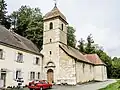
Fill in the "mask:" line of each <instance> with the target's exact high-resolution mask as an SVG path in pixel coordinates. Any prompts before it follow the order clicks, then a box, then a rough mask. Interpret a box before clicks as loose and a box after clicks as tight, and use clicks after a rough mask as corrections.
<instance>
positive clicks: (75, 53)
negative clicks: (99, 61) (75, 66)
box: [60, 44, 92, 64]
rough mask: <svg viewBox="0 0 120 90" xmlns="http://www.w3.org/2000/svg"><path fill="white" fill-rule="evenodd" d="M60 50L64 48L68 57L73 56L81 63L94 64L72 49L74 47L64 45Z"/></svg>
mask: <svg viewBox="0 0 120 90" xmlns="http://www.w3.org/2000/svg"><path fill="white" fill-rule="evenodd" d="M60 48H62V49H63V50H64V51H65V52H66V53H67V54H68V55H70V56H72V57H74V58H76V59H78V60H80V61H83V62H87V63H90V64H92V62H91V61H89V60H87V59H86V57H84V55H83V54H82V53H81V52H80V51H78V50H77V49H75V48H72V47H70V46H67V45H64V44H62V45H60Z"/></svg>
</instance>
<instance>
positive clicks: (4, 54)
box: [3, 51, 6, 59]
mask: <svg viewBox="0 0 120 90" xmlns="http://www.w3.org/2000/svg"><path fill="white" fill-rule="evenodd" d="M5 56H6V53H5V51H3V59H5Z"/></svg>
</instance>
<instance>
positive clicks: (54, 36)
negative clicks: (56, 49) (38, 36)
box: [43, 5, 67, 45]
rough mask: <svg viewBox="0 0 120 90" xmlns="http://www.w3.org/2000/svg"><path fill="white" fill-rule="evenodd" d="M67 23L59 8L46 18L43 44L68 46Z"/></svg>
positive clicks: (55, 8)
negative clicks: (59, 43)
mask: <svg viewBox="0 0 120 90" xmlns="http://www.w3.org/2000/svg"><path fill="white" fill-rule="evenodd" d="M66 25H67V22H66V18H65V16H64V15H63V14H62V13H61V12H60V11H59V9H58V8H57V6H56V5H55V7H54V8H53V9H52V11H51V12H49V13H47V14H46V15H45V16H44V38H43V44H44V45H45V44H48V43H56V42H61V43H64V44H67V27H66Z"/></svg>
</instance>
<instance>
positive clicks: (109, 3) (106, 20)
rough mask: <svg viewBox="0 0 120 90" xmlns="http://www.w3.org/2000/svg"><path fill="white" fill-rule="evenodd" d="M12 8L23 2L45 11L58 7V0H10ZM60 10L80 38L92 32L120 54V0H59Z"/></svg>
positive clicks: (112, 53)
mask: <svg viewBox="0 0 120 90" xmlns="http://www.w3.org/2000/svg"><path fill="white" fill-rule="evenodd" d="M6 3H7V5H8V6H7V9H8V12H9V13H11V12H12V11H15V10H17V9H18V8H20V6H21V5H29V6H31V7H33V8H34V7H39V8H40V9H41V12H42V13H43V15H44V14H45V13H47V12H49V11H50V10H51V9H52V8H53V7H54V0H6ZM57 6H58V8H59V10H60V11H61V12H62V13H63V14H64V15H65V16H66V18H67V21H68V23H69V24H70V25H72V26H73V27H74V28H75V29H76V38H77V40H79V39H80V38H83V39H86V37H87V36H88V35H89V34H90V33H91V34H92V35H93V39H94V41H95V43H97V44H99V45H100V46H103V47H104V50H105V51H106V52H107V53H108V54H109V55H110V56H118V57H119V56H120V0H58V1H57Z"/></svg>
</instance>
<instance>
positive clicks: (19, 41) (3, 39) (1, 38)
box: [0, 25, 40, 54]
mask: <svg viewBox="0 0 120 90" xmlns="http://www.w3.org/2000/svg"><path fill="white" fill-rule="evenodd" d="M0 43H4V44H7V45H10V46H13V47H17V48H19V49H24V50H28V51H31V52H35V53H38V54H40V53H39V49H38V48H37V47H36V46H35V45H34V44H33V43H32V42H31V41H30V40H28V39H26V38H24V37H22V36H20V35H18V34H16V33H15V32H13V31H10V30H7V29H6V28H5V27H3V26H1V25H0Z"/></svg>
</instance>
